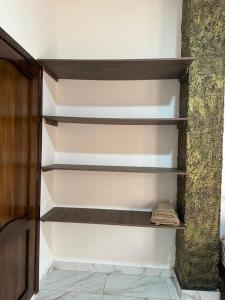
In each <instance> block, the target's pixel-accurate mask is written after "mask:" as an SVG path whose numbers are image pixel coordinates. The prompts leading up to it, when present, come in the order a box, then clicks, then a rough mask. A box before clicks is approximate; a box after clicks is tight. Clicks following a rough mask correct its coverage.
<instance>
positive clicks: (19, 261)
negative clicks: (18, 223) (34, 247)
mask: <svg viewBox="0 0 225 300" xmlns="http://www.w3.org/2000/svg"><path fill="white" fill-rule="evenodd" d="M28 242H29V230H27V231H22V230H21V232H19V233H18V232H17V234H15V233H14V234H13V235H12V236H11V238H10V239H7V240H6V241H5V242H4V243H3V245H2V246H1V249H0V255H1V256H2V257H4V261H2V263H1V268H0V278H3V280H1V281H0V299H21V298H22V297H23V295H24V294H26V292H27V289H28V270H27V264H28V253H29V248H28V246H29V243H28ZM5 282H11V283H12V285H11V288H6V286H5Z"/></svg>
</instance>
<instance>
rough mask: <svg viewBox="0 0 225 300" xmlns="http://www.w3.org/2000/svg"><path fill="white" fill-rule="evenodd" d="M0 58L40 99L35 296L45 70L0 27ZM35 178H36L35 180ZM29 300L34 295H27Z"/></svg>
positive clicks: (33, 216)
mask: <svg viewBox="0 0 225 300" xmlns="http://www.w3.org/2000/svg"><path fill="white" fill-rule="evenodd" d="M0 58H3V59H6V60H9V61H10V62H11V63H13V64H14V65H16V67H17V68H18V69H19V70H20V71H21V72H22V73H24V74H25V75H26V76H27V77H28V78H29V79H30V81H31V90H30V93H31V99H38V118H37V120H36V121H37V122H36V124H37V127H38V132H37V134H38V136H37V140H38V145H37V147H38V149H37V158H36V159H37V160H36V161H37V168H36V169H35V170H36V171H35V172H37V173H36V175H35V174H34V172H33V180H37V189H36V197H35V199H36V203H35V204H36V205H35V210H33V209H30V211H29V217H30V219H31V220H32V221H33V220H35V223H36V226H35V235H36V237H35V256H34V258H33V259H32V262H33V263H34V270H35V276H34V283H33V286H34V290H33V294H34V293H37V292H38V291H39V253H40V251H39V247H40V187H41V148H42V142H41V141H42V137H41V136H42V77H43V69H42V67H41V65H40V64H39V63H38V62H37V61H36V60H35V59H34V58H33V57H32V56H31V55H30V54H29V53H28V52H27V51H26V50H25V49H24V48H23V47H22V46H20V45H19V44H18V43H17V42H16V41H15V40H14V39H13V38H12V37H11V36H10V35H9V34H7V33H6V32H5V31H4V30H3V29H2V28H1V27H0ZM34 177H35V178H34ZM26 296H27V299H29V297H31V296H32V295H26Z"/></svg>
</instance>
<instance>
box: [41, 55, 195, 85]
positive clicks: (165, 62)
mask: <svg viewBox="0 0 225 300" xmlns="http://www.w3.org/2000/svg"><path fill="white" fill-rule="evenodd" d="M38 61H39V63H40V64H41V65H42V66H43V67H44V70H45V71H46V72H47V73H48V74H49V75H50V76H52V77H53V78H54V79H55V80H58V79H83V80H157V79H182V77H183V76H184V75H185V73H186V71H187V68H188V67H189V66H190V64H191V63H192V62H193V58H190V57H183V58H169V59H167V58H160V59H112V60H81V59H80V60H77V59H39V60H38Z"/></svg>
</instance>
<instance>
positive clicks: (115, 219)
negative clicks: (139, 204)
mask: <svg viewBox="0 0 225 300" xmlns="http://www.w3.org/2000/svg"><path fill="white" fill-rule="evenodd" d="M150 220H151V212H146V211H128V210H113V209H95V208H67V207H55V208H53V209H51V210H50V211H49V212H47V213H46V214H45V215H44V216H43V217H41V221H43V222H67V223H86V224H102V225H119V226H135V227H152V228H164V229H183V230H184V229H185V225H184V224H183V223H181V224H180V226H165V225H155V224H153V223H151V221H150Z"/></svg>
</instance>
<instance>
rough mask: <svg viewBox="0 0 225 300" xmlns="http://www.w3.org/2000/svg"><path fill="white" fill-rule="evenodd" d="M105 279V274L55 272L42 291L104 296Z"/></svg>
mask: <svg viewBox="0 0 225 300" xmlns="http://www.w3.org/2000/svg"><path fill="white" fill-rule="evenodd" d="M105 279H106V274H104V273H92V272H80V271H65V270H54V271H53V272H52V274H51V275H50V276H49V278H48V279H47V280H46V282H45V283H44V284H43V285H42V290H47V291H49V292H61V291H68V292H71V291H73V292H77V293H79V292H82V293H90V294H102V293H103V289H104V285H105Z"/></svg>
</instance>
